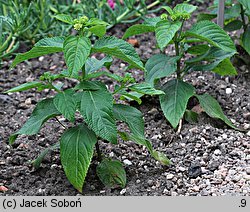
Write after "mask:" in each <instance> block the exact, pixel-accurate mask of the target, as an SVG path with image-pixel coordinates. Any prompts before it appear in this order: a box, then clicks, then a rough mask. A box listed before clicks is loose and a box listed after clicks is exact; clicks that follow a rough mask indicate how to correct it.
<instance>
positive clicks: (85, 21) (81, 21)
mask: <svg viewBox="0 0 250 212" xmlns="http://www.w3.org/2000/svg"><path fill="white" fill-rule="evenodd" d="M88 21H89V18H88V17H87V16H82V17H81V18H80V20H79V22H80V23H81V24H86V23H87V22H88Z"/></svg>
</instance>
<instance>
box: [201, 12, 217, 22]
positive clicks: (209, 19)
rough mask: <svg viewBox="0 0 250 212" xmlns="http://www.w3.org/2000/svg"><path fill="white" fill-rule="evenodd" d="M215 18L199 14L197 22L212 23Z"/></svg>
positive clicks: (214, 16) (213, 15)
mask: <svg viewBox="0 0 250 212" xmlns="http://www.w3.org/2000/svg"><path fill="white" fill-rule="evenodd" d="M216 17H217V15H216V14H207V13H200V14H198V17H197V21H198V22H200V21H205V20H207V21H212V20H213V19H214V18H216Z"/></svg>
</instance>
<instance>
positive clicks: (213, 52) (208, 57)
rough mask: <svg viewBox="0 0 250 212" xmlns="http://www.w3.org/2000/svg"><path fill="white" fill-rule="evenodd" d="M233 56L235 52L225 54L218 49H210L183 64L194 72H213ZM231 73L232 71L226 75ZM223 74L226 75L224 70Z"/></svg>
mask: <svg viewBox="0 0 250 212" xmlns="http://www.w3.org/2000/svg"><path fill="white" fill-rule="evenodd" d="M234 54H235V52H225V51H223V50H222V49H220V48H217V47H211V48H210V49H209V51H208V52H207V53H205V54H204V55H200V56H198V57H196V58H192V59H190V60H187V61H185V62H186V63H187V64H188V65H189V67H190V68H192V70H194V71H213V70H214V69H215V68H216V67H217V66H218V65H219V64H220V63H221V62H222V61H224V60H225V59H227V58H228V59H230V58H231V57H232V56H233V55H234ZM203 61H207V64H204V63H203ZM222 68H223V67H222ZM230 70H231V69H229V71H230ZM231 73H232V71H230V72H228V73H227V74H231ZM224 74H226V70H225V71H224Z"/></svg>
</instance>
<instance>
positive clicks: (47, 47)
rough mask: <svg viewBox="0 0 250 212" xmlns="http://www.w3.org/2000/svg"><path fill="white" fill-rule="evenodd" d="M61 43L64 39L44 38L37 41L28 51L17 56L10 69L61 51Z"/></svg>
mask: <svg viewBox="0 0 250 212" xmlns="http://www.w3.org/2000/svg"><path fill="white" fill-rule="evenodd" d="M63 41H64V37H53V38H44V39H42V40H40V41H38V42H37V43H36V44H35V46H34V47H33V48H32V49H31V50H30V51H28V52H26V53H22V54H18V55H17V56H16V58H15V59H14V61H13V62H12V64H11V68H13V67H14V66H16V65H17V64H19V63H21V62H23V61H25V60H28V59H31V58H35V57H40V56H42V55H46V54H51V53H56V52H61V51H63Z"/></svg>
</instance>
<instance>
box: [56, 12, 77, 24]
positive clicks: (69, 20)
mask: <svg viewBox="0 0 250 212" xmlns="http://www.w3.org/2000/svg"><path fill="white" fill-rule="evenodd" d="M54 17H55V18H56V19H57V20H59V21H62V22H64V23H66V24H71V25H73V24H74V20H73V18H72V17H71V16H70V15H65V14H58V15H56V16H54Z"/></svg>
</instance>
